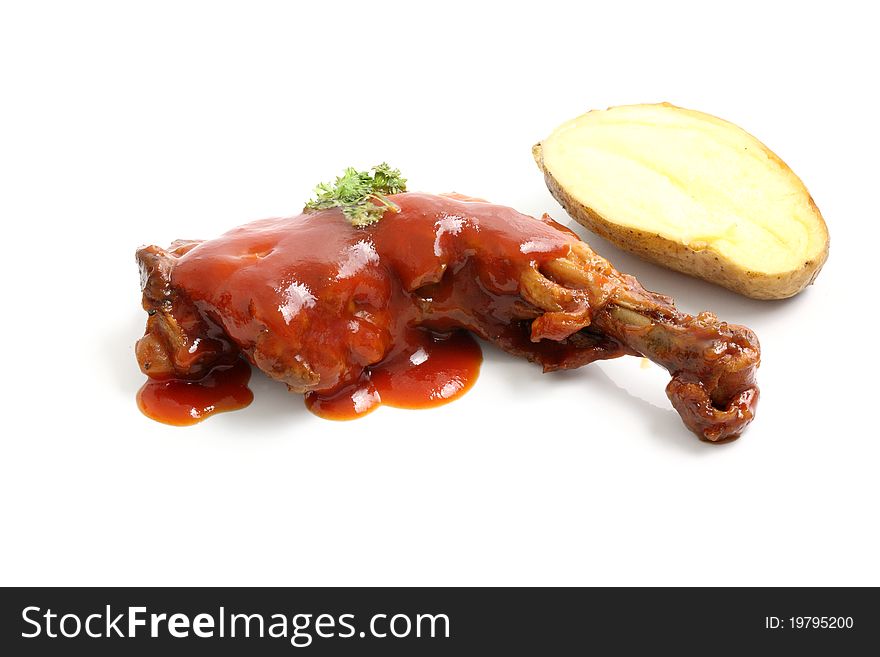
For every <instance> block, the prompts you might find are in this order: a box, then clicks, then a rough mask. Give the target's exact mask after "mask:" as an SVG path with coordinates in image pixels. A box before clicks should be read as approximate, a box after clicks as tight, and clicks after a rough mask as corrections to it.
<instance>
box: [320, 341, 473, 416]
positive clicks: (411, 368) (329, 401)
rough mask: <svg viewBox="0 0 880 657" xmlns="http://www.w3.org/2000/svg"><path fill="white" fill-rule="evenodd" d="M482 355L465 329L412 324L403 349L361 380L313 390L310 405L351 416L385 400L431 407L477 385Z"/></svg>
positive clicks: (329, 413)
mask: <svg viewBox="0 0 880 657" xmlns="http://www.w3.org/2000/svg"><path fill="white" fill-rule="evenodd" d="M482 360H483V355H482V352H481V351H480V346H479V345H478V344H477V342H476V340H474V338H472V337H471V336H470V335H469V334H468V333H464V332H461V331H458V332H455V333H452V334H449V335H440V334H437V333H433V332H431V331H423V330H419V329H413V330H411V331H409V332H408V335H407V336H406V338H405V340H404V345H403V348H402V349H400V350H399V351H398V352H397V353H396V354H395V355H394V356H392V357H391V358H388V359H386V360H385V361H383V362H382V363H381V364H380V365H377V366H375V367H368V368H367V369H366V370H365V371H364V374H363V375H362V376H361V377H360V379H359V380H358V381H357V383H355V384H353V385H349V386H346V387H344V388H343V389H342V390H340V391H338V392H335V393H331V394H329V395H324V394H320V393H317V392H311V393H309V394H307V395H306V407H307V408H308V409H309V410H310V411H312V413H314V414H315V415H319V416H320V417H323V418H326V419H329V420H353V419H355V418H358V417H362V416H364V415H366V414H367V413H369V412H371V411H373V410H375V409H376V408H378V406H380V405H381V404H385V405H387V406H393V407H395V408H433V407H435V406H442V405H443V404H446V403H448V402H451V401H452V400H454V399H458V398H459V397H461V396H462V395H463V394H464V393H466V392H467V391H468V390H470V388H471V386H473V384H474V382H475V381H476V380H477V376H478V375H479V373H480V364H481V363H482Z"/></svg>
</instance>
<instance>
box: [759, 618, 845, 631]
mask: <svg viewBox="0 0 880 657" xmlns="http://www.w3.org/2000/svg"><path fill="white" fill-rule="evenodd" d="M786 620H787V621H788V623H787V624H786V622H785V621H786ZM764 626H765V627H766V628H767V629H771V630H773V629H784V628H785V627H789V628H791V629H793V630H849V629H852V627H853V619H852V616H789V617H788V618H787V619H784V618H779V617H778V616H767V617H766V618H765V619H764Z"/></svg>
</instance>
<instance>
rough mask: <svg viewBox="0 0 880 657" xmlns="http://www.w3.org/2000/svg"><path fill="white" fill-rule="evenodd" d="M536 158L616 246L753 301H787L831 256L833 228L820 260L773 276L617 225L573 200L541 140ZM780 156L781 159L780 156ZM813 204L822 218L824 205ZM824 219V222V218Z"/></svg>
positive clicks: (553, 185) (573, 206)
mask: <svg viewBox="0 0 880 657" xmlns="http://www.w3.org/2000/svg"><path fill="white" fill-rule="evenodd" d="M532 156H533V157H534V158H535V162H536V163H537V165H538V168H539V169H541V172H542V173H543V174H544V181H545V182H546V183H547V189H549V190H550V193H551V194H552V195H553V198H555V199H556V200H557V201H559V203H560V205H562V207H563V208H565V211H566V212H567V213H568V214H569V215H570V216H571V217H572V218H573V219H575V220H576V221H577V222H578V223H580V224H582V225H584V226H586V227H587V228H589V229H590V230H591V231H593V232H594V233H596V234H597V235H599V236H600V237H604V238H605V239H606V240H608V241H609V242H611V243H612V244H614V245H615V246H617V247H619V248H621V249H623V250H624V251H629V252H630V253H634V254H636V255H637V256H639V257H640V258H643V259H644V260H648V261H649V262H653V263H656V264H658V265H660V266H661V267H666V268H668V269H674V270H676V271H680V272H681V273H683V274H687V275H688V276H695V277H696V278H702V279H703V280H706V281H709V282H710V283H716V284H718V285H721V286H723V287H726V288H727V289H729V290H733V291H734V292H737V293H739V294H742V295H744V296H747V297H750V298H752V299H785V298H788V297H792V296H794V295H795V294H797V293H798V292H800V291H801V290H803V289H804V288H805V287H807V286H808V285H810V284H811V283H812V282H813V281H814V280H815V279H816V276H817V275H818V274H819V270H820V269H822V265H824V264H825V261H826V260H827V259H828V232H827V229H826V232H825V250H824V251H823V252H822V253H821V254H820V255H819V256H818V257H816V258H813V259H812V260H808V261H806V262H804V264H803V265H802V266H801V267H800V268H798V269H796V270H793V271H789V272H784V273H781V274H775V275H767V274H764V273H761V272H755V271H751V270H749V269H746V268H744V267H742V266H740V265H738V264H737V263H735V262H731V261H730V260H728V259H726V258H723V257H722V256H720V255H719V254H718V253H716V252H715V251H713V250H712V249H711V248H706V249H702V250H699V251H695V250H693V249H691V248H689V247H686V246H685V245H683V244H681V243H679V242H675V241H673V240H669V239H667V238H665V237H662V236H661V235H658V234H656V233H648V232H645V231H641V230H638V229H634V228H629V227H626V226H621V225H619V224H616V223H614V222H613V221H611V220H609V219H608V218H606V217H603V216H602V215H600V214H599V213H598V212H596V211H594V210H593V209H591V208H588V207H587V206H585V205H583V204H581V203H580V202H579V201H576V200H575V199H574V198H572V197H571V196H570V195H569V194H568V193H567V192H566V191H565V189H563V187H562V186H561V185H560V184H559V183H558V182H557V181H556V179H555V178H553V176H552V174H551V173H550V172H549V171H548V170H547V168H546V167H545V166H544V156H543V151H542V149H541V144H540V143H538V144H535V145H534V146H533V147H532ZM777 159H778V158H777ZM810 203H811V204H812V206H813V208H815V210H816V213H817V214H818V215H819V216H820V217H821V213H820V212H819V209H818V208H817V207H816V204H815V203H814V202H813V199H812V198H810ZM823 223H824V222H823Z"/></svg>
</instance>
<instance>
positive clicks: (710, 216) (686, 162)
mask: <svg viewBox="0 0 880 657" xmlns="http://www.w3.org/2000/svg"><path fill="white" fill-rule="evenodd" d="M542 148H543V157H544V165H545V166H546V167H547V169H548V170H549V171H550V173H551V174H552V175H553V177H554V178H555V179H556V180H557V181H558V182H559V184H560V185H561V186H562V187H563V188H565V189H566V191H567V192H568V193H569V194H571V195H572V196H573V197H574V198H575V199H576V200H577V201H579V202H580V203H582V204H583V205H585V206H587V207H589V208H591V209H592V210H593V211H594V212H596V213H598V214H599V215H601V216H602V217H603V218H605V220H607V221H610V222H612V223H615V224H618V225H621V226H626V227H629V228H635V229H638V230H641V231H645V232H650V233H655V234H658V235H660V236H661V237H664V238H666V239H669V240H673V241H676V242H679V243H681V244H683V245H685V246H687V247H688V248H690V249H691V250H694V251H700V250H703V249H711V250H713V251H715V252H716V253H718V254H719V255H720V256H722V257H723V258H725V259H727V260H730V261H732V262H735V263H737V264H738V265H739V266H741V267H744V268H746V269H748V270H751V271H754V272H760V273H765V274H777V273H783V272H789V271H793V270H795V269H798V268H800V267H802V266H803V265H804V263H805V262H808V261H810V260H812V259H813V258H815V257H818V256H819V254H821V253H822V251H823V250H824V248H825V240H826V235H827V233H826V232H825V226H824V222H823V221H822V219H821V216H819V215H818V211H817V210H816V208H815V205H814V204H813V203H812V200H811V199H810V195H809V193H808V192H807V190H806V188H805V187H804V185H803V183H802V182H801V181H800V179H799V178H798V177H797V176H796V175H795V174H794V173H793V172H792V171H791V170H790V169H789V168H788V167H787V166H786V165H785V164H784V163H783V162H782V161H781V160H780V159H779V158H778V157H776V156H775V155H774V154H773V153H772V152H771V151H770V150H769V149H767V147H766V146H764V145H763V144H761V142H759V141H758V140H757V139H755V138H754V137H752V136H751V135H749V134H748V133H747V132H745V131H744V130H742V129H740V128H738V127H737V126H735V125H733V124H732V123H728V122H727V121H723V120H721V119H718V118H716V117H713V116H709V115H707V114H703V113H701V112H695V111H692V110H685V109H682V108H678V107H674V106H671V105H637V106H625V107H616V108H611V109H609V110H605V111H594V112H589V113H588V114H584V115H582V116H580V117H578V118H576V119H574V120H572V121H569V122H568V123H565V124H563V125H562V126H560V127H559V128H557V129H556V131H554V133H553V134H552V135H551V136H550V137H549V138H548V139H546V140H545V141H544V142H543V143H542Z"/></svg>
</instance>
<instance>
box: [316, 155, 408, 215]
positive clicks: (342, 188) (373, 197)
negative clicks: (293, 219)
mask: <svg viewBox="0 0 880 657" xmlns="http://www.w3.org/2000/svg"><path fill="white" fill-rule="evenodd" d="M405 191H406V178H404V177H403V176H401V175H400V170H399V169H392V168H391V167H390V166H388V164H387V163H385V162H383V163H382V164H379V165H377V166H374V167H373V168H372V169H371V170H370V171H357V170H356V169H354V168H352V167H348V168H347V169H346V170H345V172H344V173H343V174H342V175H341V176H339V177H338V178H337V179H336V182H333V183H321V184H320V185H318V186H317V187H315V194H316V196H317V198H314V199H312V200H311V201H309V202H308V203H306V210H327V209H328V208H342V214H344V215H345V216H346V218H347V219H348V220H349V221H350V222H351V225H352V226H356V227H358V228H360V227H362V226H369V225H370V224H374V223H376V222H377V221H379V219H381V218H382V216H383V215H384V214H385V212H387V211H388V210H393V211H394V212H400V208H399V207H397V205H396V204H395V203H394V202H393V201H391V199H389V198H388V197H387V196H386V195H387V194H399V193H400V192H405ZM377 202H378V203H377Z"/></svg>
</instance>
